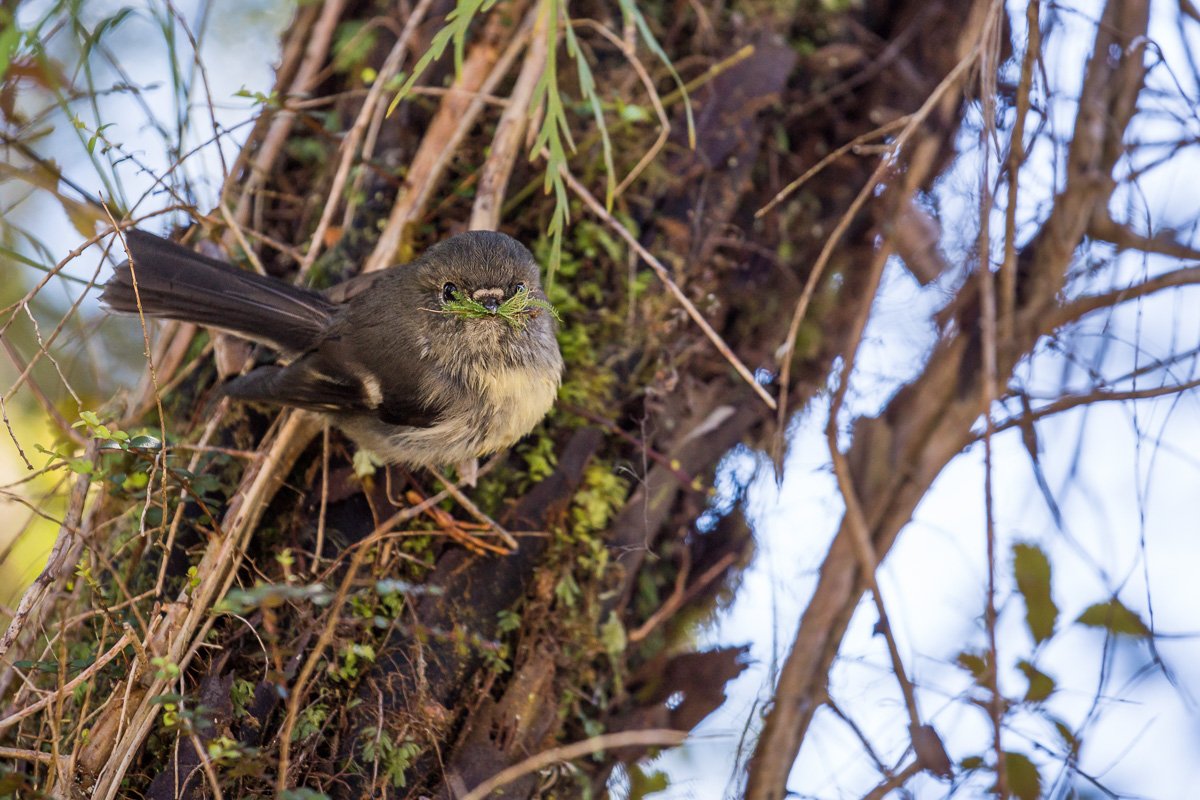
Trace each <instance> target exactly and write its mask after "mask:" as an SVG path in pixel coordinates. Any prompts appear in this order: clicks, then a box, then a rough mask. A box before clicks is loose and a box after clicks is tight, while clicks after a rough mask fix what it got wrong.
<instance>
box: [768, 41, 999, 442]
mask: <svg viewBox="0 0 1200 800" xmlns="http://www.w3.org/2000/svg"><path fill="white" fill-rule="evenodd" d="M982 46H983V39H982V38H980V37H978V36H976V38H975V39H974V40H973V44H972V46H971V49H970V51H969V52H968V53H967V55H966V56H964V57H963V58H962V59H961V60H959V62H958V63H957V64H956V65H955V66H954V69H952V70H951V71H950V73H949V74H948V75H946V77H945V78H943V79H942V81H941V82H940V83H939V84H938V85H937V88H935V89H934V90H933V91H932V92H931V93H930V94H929V97H927V98H926V99H925V102H923V103H922V104H921V107H920V108H919V109H917V110H916V111H915V112H913V113H912V114H911V115H910V116H909V117H908V118H907V123H906V124H905V126H904V129H903V130H902V131H900V133H899V134H897V136H896V140H895V141H894V142H893V143H892V144H891V145H890V146H889V147H888V152H889V154H891V157H886V158H881V159H880V160H879V166H877V167H876V168H875V171H874V172H872V173H871V176H870V177H869V178H867V180H866V181H865V182H864V183H863V186H862V188H861V189H859V191H858V194H857V195H856V196H855V198H854V200H853V201H852V202H851V203H850V206H849V208H847V209H846V211H845V213H844V214H842V216H841V218H840V219H839V220H838V223H837V225H836V226H834V229H833V231H832V232H831V233H830V234H829V238H828V239H826V240H825V244H824V245H823V246H822V247H821V252H820V254H818V256H817V260H816V261H815V262H814V263H813V265H812V268H811V269H810V270H809V274H808V280H806V281H805V283H804V288H803V289H802V290H801V292H800V299H799V300H797V301H796V308H795V309H794V310H793V312H792V319H791V322H790V323H789V324H788V330H787V338H786V339H784V342H783V345H782V346H781V347H780V348H779V351H778V352H779V360H780V362H781V364H782V367H781V369H780V373H779V387H780V389H779V403H778V405H773V406H772V408H774V409H776V429H777V434H776V436H777V439H776V443H775V447H774V450H775V453H774V457H775V463H776V464H781V463H783V461H782V458H783V447H784V443H783V437H784V436H785V435H786V431H787V412H788V394H789V384H790V383H791V380H792V361H793V360H794V358H793V356H794V355H795V350H796V337H797V336H799V335H800V323H801V322H803V321H804V317H805V315H806V314H807V313H808V307H809V304H810V303H811V302H812V298H813V295H814V294H815V293H816V290H817V286H818V285H819V284H820V282H821V278H822V276H823V275H824V273H825V268H826V267H827V266H828V265H829V261H830V259H831V258H832V257H833V251H834V250H835V249H836V248H837V246H838V244H840V243H841V240H842V236H844V235H845V233H846V231H847V229H849V227H850V223H851V222H853V221H854V218H855V217H857V216H858V212H859V211H861V210H862V207H863V206H864V205H866V202H867V200H869V199H870V198H871V197H872V196H873V195H874V194H875V188H876V187H877V186H878V185H879V182H880V181H881V180H883V178H884V175H885V174H886V173H887V172H888V171H889V170H890V169H891V168H892V166H893V159H894V157H895V154H897V153H901V152H903V150H904V148H905V147H906V146H907V144H908V142H909V140H910V139H912V138H913V137H914V136H915V135H916V133H917V131H918V130H919V129H920V127H921V125H922V124H923V123H924V122H925V120H926V119H927V118H928V117H929V115H930V114H932V113H933V111H934V110H935V109H936V108H937V107H938V106H939V105H940V104H941V102H942V100H943V99H944V98H945V97H948V96H949V95H950V92H951V90H953V89H954V88H956V87H957V86H958V85H959V84H960V82H961V81H963V80H964V79H965V77H966V75H967V72H968V70H970V69H971V68H972V67H973V66H974V64H975V61H976V60H977V59H978V57H979V52H980V50H981V48H982Z"/></svg>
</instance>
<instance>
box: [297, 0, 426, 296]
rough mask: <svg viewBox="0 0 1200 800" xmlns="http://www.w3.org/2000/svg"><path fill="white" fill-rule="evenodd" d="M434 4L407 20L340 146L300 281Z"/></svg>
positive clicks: (421, 5)
mask: <svg viewBox="0 0 1200 800" xmlns="http://www.w3.org/2000/svg"><path fill="white" fill-rule="evenodd" d="M431 5H433V0H420V2H418V3H417V5H416V7H415V8H414V9H413V10H412V13H411V14H409V15H408V19H406V20H405V21H404V29H403V30H402V31H401V33H400V37H399V38H398V39H397V40H396V43H395V44H394V45H392V49H391V52H389V53H388V55H387V58H385V59H384V61H383V65H382V66H381V67H380V68H379V74H378V75H377V76H376V77H375V81H374V82H373V83H372V84H371V88H370V90H369V91H368V92H367V97H366V99H365V100H363V104H362V108H360V109H359V111H358V116H357V117H355V118H354V124H353V125H351V126H350V130H349V131H348V132H347V133H346V135H345V137H344V138H343V140H342V143H341V145H340V146H339V154H340V158H339V160H338V166H337V171H336V172H335V173H334V176H333V184H332V185H331V186H330V187H329V194H328V195H327V197H326V198H325V204H324V206H322V208H321V219H320V220H319V221H318V222H317V228H316V230H315V231H314V232H313V235H312V239H311V240H310V242H309V245H308V250H307V251H306V252H305V253H304V259H303V260H302V261H301V262H300V268H299V270H298V273H297V276H296V277H297V280H302V279H303V278H304V276H305V275H306V274H307V273H308V271H309V269H311V268H312V265H313V263H314V262H315V261H316V260H317V256H318V255H320V253H321V247H322V246H323V244H324V242H325V233H326V231H328V230H329V225H330V223H331V222H332V221H333V215H334V213H335V212H336V211H337V208H338V205H339V204H340V202H341V197H342V190H343V189H344V188H345V186H346V179H347V178H348V177H349V176H350V167H351V166H353V164H354V159H355V156H357V155H358V146H359V144H360V143H361V142H362V140H363V136H364V135H365V134H366V133H367V126H368V124H369V123H370V122H371V120H372V119H373V118H374V117H375V115H377V114H380V113H382V110H383V109H385V108H386V107H387V103H388V98H387V97H386V94H387V92H386V87H387V86H388V85H389V82H390V80H391V78H392V76H394V75H395V74H396V73H397V72H399V71H400V67H402V66H403V65H404V59H405V57H406V56H407V55H408V45H409V42H410V41H411V39H412V37H413V34H414V33H415V32H416V30H417V27H418V26H419V25H420V24H421V22H422V21H423V20H424V19H425V15H426V14H427V13H429V7H430V6H431Z"/></svg>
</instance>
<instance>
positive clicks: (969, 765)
mask: <svg viewBox="0 0 1200 800" xmlns="http://www.w3.org/2000/svg"><path fill="white" fill-rule="evenodd" d="M958 766H959V769H961V770H962V771H963V772H971V771H972V770H977V769H983V768H984V767H985V766H986V764H984V761H983V758H982V757H980V756H967V757H966V758H964V759H963V760H962V761H960V762H958Z"/></svg>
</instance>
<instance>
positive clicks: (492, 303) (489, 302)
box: [471, 289, 504, 314]
mask: <svg viewBox="0 0 1200 800" xmlns="http://www.w3.org/2000/svg"><path fill="white" fill-rule="evenodd" d="M471 299H472V300H474V301H475V302H476V303H479V305H481V306H483V307H484V308H486V309H487V310H488V311H489V312H490V313H492V314H495V313H496V311H497V309H499V308H500V304H501V303H503V302H504V290H503V289H480V290H479V291H477V292H474V293H472V295H471Z"/></svg>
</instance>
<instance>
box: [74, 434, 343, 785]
mask: <svg viewBox="0 0 1200 800" xmlns="http://www.w3.org/2000/svg"><path fill="white" fill-rule="evenodd" d="M319 430H320V423H319V421H318V418H317V417H315V416H314V415H312V414H308V413H305V412H290V413H286V414H285V415H284V422H283V424H282V425H281V426H280V428H279V434H278V436H277V437H276V438H275V440H274V441H272V442H270V443H269V444H268V445H266V450H265V452H264V453H263V454H262V457H261V459H260V460H259V461H258V462H256V463H254V464H252V465H251V466H250V468H249V469H248V470H247V472H246V474H245V475H244V476H243V478H242V485H241V487H239V490H238V492H237V494H236V495H235V496H234V499H233V500H232V501H231V502H230V505H229V508H228V510H227V512H226V515H225V521H224V524H223V526H222V527H223V529H224V531H225V536H223V537H213V538H212V539H211V540H210V542H209V544H208V546H207V548H206V549H205V552H204V555H203V556H202V558H201V561H200V563H199V564H198V565H197V567H196V576H197V578H198V579H199V585H198V586H197V587H196V588H195V589H194V590H192V591H190V593H189V592H188V591H187V590H183V591H182V592H181V594H180V596H179V599H178V601H177V602H174V603H170V604H169V605H168V606H167V607H166V608H165V609H164V614H163V615H162V616H161V617H159V618H158V619H156V620H155V621H154V623H153V624H152V629H151V632H150V637H149V638H148V641H147V642H146V645H145V646H146V649H147V650H148V651H150V652H153V653H156V654H161V655H162V656H163V657H165V658H166V659H167V660H169V661H171V662H172V663H175V664H178V665H180V668H181V669H182V667H183V665H184V664H185V663H186V661H185V658H187V657H190V655H191V654H194V653H195V652H196V648H197V647H198V645H199V643H200V642H199V641H197V635H198V634H199V633H202V632H203V630H204V629H207V628H208V627H210V626H211V624H212V623H213V621H214V620H215V617H212V616H211V615H210V614H209V611H210V609H211V608H212V606H213V604H214V603H215V602H216V601H217V599H218V598H220V597H222V596H224V594H225V593H226V592H227V591H228V590H229V587H230V585H231V584H232V583H233V581H234V578H235V577H236V575H237V569H238V567H240V566H241V563H242V559H243V558H244V557H245V545H246V542H247V541H248V540H249V537H250V534H251V533H252V532H253V531H254V529H255V527H256V526H257V524H258V522H259V520H260V519H261V518H262V515H263V513H264V512H265V510H266V506H267V504H268V503H269V502H270V500H271V498H272V497H274V495H275V493H276V492H277V491H278V489H279V487H280V486H281V485H282V481H283V478H282V476H283V475H286V474H287V471H288V470H289V469H290V468H291V465H292V464H293V463H295V460H296V458H298V457H299V455H300V453H301V452H302V451H303V449H304V448H305V447H306V446H307V444H308V442H309V441H310V440H311V439H312V437H313V436H315V435H316V434H317V432H318V431H319ZM139 681H140V679H139V678H138V676H137V675H136V674H134V675H131V676H130V679H129V681H128V683H127V687H126V688H127V692H128V693H129V695H130V696H132V694H133V684H134V683H136V682H139ZM168 683H169V682H168V681H166V680H164V679H161V678H158V677H153V678H151V679H150V680H149V684H148V686H146V687H145V689H144V690H143V691H140V692H139V694H138V696H137V698H136V707H135V708H134V709H133V710H132V712H131V713H129V714H128V715H127V714H125V713H124V712H123V711H122V712H121V722H122V725H124V724H125V721H126V720H128V725H127V727H126V728H125V730H124V733H123V735H121V736H119V737H117V740H116V742H115V745H114V747H113V750H112V753H111V754H110V755H109V756H108V757H107V758H105V759H104V767H103V769H102V770H101V772H100V774H99V776H98V778H97V782H96V788H95V789H94V790H93V793H92V797H93V798H95V799H96V800H114V798H116V797H118V796H119V793H120V792H121V790H122V786H121V784H122V781H123V779H124V776H125V773H126V771H127V770H128V769H129V767H130V765H131V764H132V763H133V759H134V758H135V756H136V755H137V751H138V747H139V746H140V744H141V742H142V740H143V739H145V737H146V736H147V735H148V734H149V732H150V729H151V728H152V727H153V725H154V720H155V718H156V716H157V707H156V706H155V705H153V704H152V703H151V698H152V697H154V696H155V695H157V694H161V693H162V692H163V691H164V690H165V689H166V688H167V686H168ZM111 702H112V701H110V703H111Z"/></svg>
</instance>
